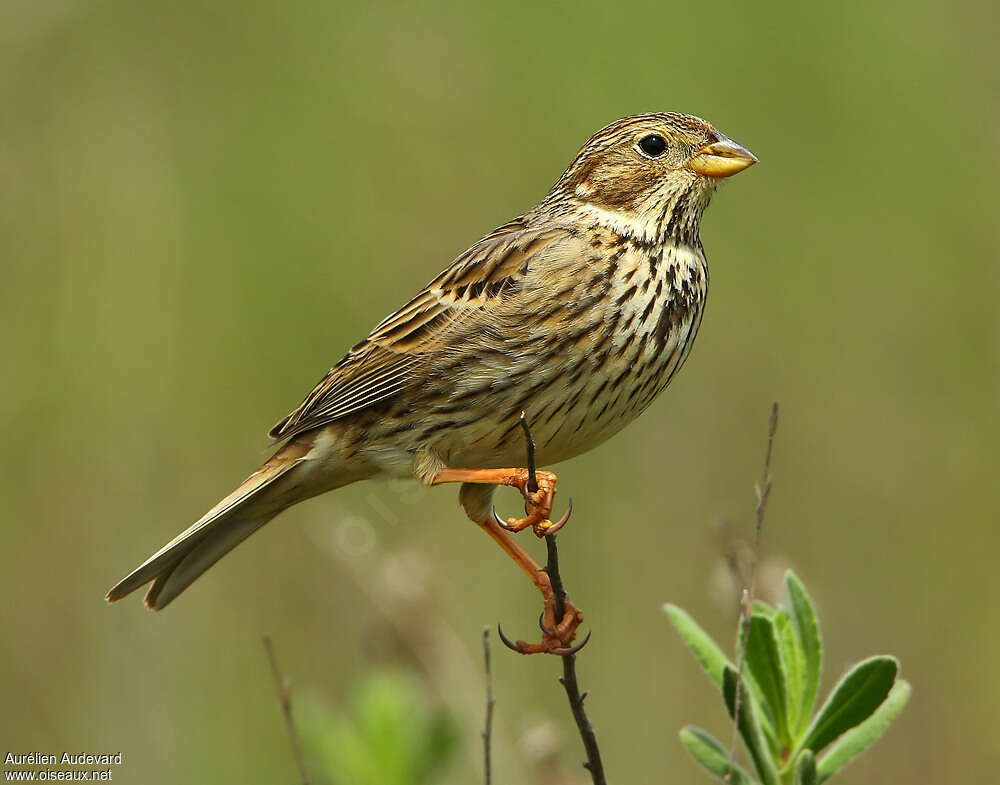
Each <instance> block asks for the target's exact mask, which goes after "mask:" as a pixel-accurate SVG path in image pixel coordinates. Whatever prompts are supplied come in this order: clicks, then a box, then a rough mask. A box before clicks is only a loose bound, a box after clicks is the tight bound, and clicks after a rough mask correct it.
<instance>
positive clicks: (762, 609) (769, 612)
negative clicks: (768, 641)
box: [750, 600, 775, 619]
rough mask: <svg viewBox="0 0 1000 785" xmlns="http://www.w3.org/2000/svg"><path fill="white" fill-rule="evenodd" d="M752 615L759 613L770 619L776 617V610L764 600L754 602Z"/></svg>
mask: <svg viewBox="0 0 1000 785" xmlns="http://www.w3.org/2000/svg"><path fill="white" fill-rule="evenodd" d="M750 613H759V614H760V615H761V616H767V617H768V618H769V619H770V618H771V617H772V616H774V613H775V609H774V608H772V607H771V606H770V605H768V604H767V603H766V602H763V601H762V600H754V601H753V602H752V603H751V604H750Z"/></svg>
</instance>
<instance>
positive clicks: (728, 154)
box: [687, 132, 757, 177]
mask: <svg viewBox="0 0 1000 785" xmlns="http://www.w3.org/2000/svg"><path fill="white" fill-rule="evenodd" d="M716 133H718V132H716ZM719 137H720V138H719V140H718V141H716V142H711V143H710V144H707V145H705V146H704V147H702V148H701V149H700V150H699V151H698V152H697V153H695V154H694V156H693V157H692V158H691V160H690V161H688V163H687V168H688V169H691V170H692V171H694V172H697V173H698V174H703V175H705V176H706V177H729V176H730V175H734V174H736V173H737V172H742V171H743V170H744V169H746V168H747V167H748V166H753V165H754V164H755V163H757V156H756V155H754V154H753V153H751V152H750V151H749V150H747V149H746V148H745V147H744V146H743V145H740V144H736V142H734V141H733V140H732V139H729V138H728V137H725V136H723V135H722V134H719Z"/></svg>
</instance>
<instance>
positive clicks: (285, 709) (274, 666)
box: [264, 635, 309, 785]
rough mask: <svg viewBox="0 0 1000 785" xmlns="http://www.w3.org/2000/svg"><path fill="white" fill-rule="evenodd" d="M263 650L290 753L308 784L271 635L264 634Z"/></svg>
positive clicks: (290, 698) (286, 683)
mask: <svg viewBox="0 0 1000 785" xmlns="http://www.w3.org/2000/svg"><path fill="white" fill-rule="evenodd" d="M264 651H266V652H267V658H268V660H269V661H270V662H271V672H272V673H273V674H274V684H275V686H276V687H277V688H278V702H279V703H280V704H281V713H282V714H283V715H284V716H285V727H286V728H287V729H288V738H289V739H290V740H291V742H292V753H293V754H294V755H295V763H296V765H297V766H298V767H299V775H300V776H301V777H302V785H309V774H308V773H307V772H306V764H305V760H304V759H303V758H302V748H301V747H300V746H299V735H298V733H297V732H296V730H295V722H294V720H293V719H292V693H291V689H290V687H289V684H288V681H287V680H286V679H284V678H282V676H281V671H280V670H279V669H278V658H277V657H275V656H274V644H273V643H272V642H271V636H270V635H265V636H264Z"/></svg>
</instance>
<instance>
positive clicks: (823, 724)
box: [802, 656, 899, 752]
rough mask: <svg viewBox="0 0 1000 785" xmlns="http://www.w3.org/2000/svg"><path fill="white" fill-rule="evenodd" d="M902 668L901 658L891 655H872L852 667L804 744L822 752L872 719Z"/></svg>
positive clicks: (823, 707)
mask: <svg viewBox="0 0 1000 785" xmlns="http://www.w3.org/2000/svg"><path fill="white" fill-rule="evenodd" d="M898 672H899V662H898V661H897V660H896V658H895V657H887V656H879V657H870V658H868V659H867V660H863V661H862V662H859V663H858V664H857V665H855V666H854V667H853V668H851V670H850V671H848V672H847V675H845V676H844V678H842V679H841V680H840V683H839V684H837V686H836V687H834V688H833V692H832V693H831V694H830V697H829V698H827V700H826V703H824V704H823V706H822V708H821V709H820V710H819V712H818V713H817V715H816V718H815V719H814V720H813V722H812V725H810V727H809V730H808V731H807V733H806V737H805V741H804V742H803V744H802V746H803V747H805V748H808V749H811V750H812V751H813V752H819V751H820V750H822V749H823V748H824V747H825V746H826V745H827V744H829V743H830V742H831V741H833V740H834V739H836V738H837V737H838V736H840V735H841V734H842V733H845V732H846V731H848V730H850V729H851V728H853V727H854V726H855V725H859V724H861V723H862V722H864V721H865V720H866V719H868V717H869V716H870V715H871V714H872V712H874V711H875V710H876V709H877V708H878V707H879V706H880V705H881V704H882V701H884V700H885V699H886V696H887V695H888V694H889V690H891V689H892V684H893V682H894V681H895V680H896V674H897V673H898Z"/></svg>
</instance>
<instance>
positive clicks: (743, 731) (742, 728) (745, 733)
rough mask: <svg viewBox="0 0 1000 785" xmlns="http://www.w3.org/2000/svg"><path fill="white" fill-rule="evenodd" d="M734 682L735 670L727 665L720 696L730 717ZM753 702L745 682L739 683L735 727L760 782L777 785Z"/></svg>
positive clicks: (775, 765)
mask: <svg viewBox="0 0 1000 785" xmlns="http://www.w3.org/2000/svg"><path fill="white" fill-rule="evenodd" d="M736 684H737V675H736V670H735V669H734V668H731V667H729V666H728V665H727V666H726V667H725V668H723V671H722V696H723V698H724V699H725V701H726V708H727V709H728V710H729V716H730V717H732V716H734V714H735V703H736ZM755 703H756V700H755V699H754V698H753V694H752V693H751V692H750V690H749V689H747V688H746V685H745V684H741V685H740V716H739V723H738V726H737V728H738V730H739V732H740V736H741V737H742V738H743V743H744V744H746V746H747V750H748V751H749V752H750V757H751V758H752V759H753V763H754V767H755V768H756V769H757V775H758V776H759V777H760V779H761V782H763V783H764V785H778V782H779V780H778V765H777V764H776V763H775V762H774V757H773V756H772V754H771V750H770V749H769V747H768V745H767V742H766V740H765V738H764V734H763V732H762V731H761V728H760V723H759V722H758V719H757V709H756V706H755V705H754V704H755Z"/></svg>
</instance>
